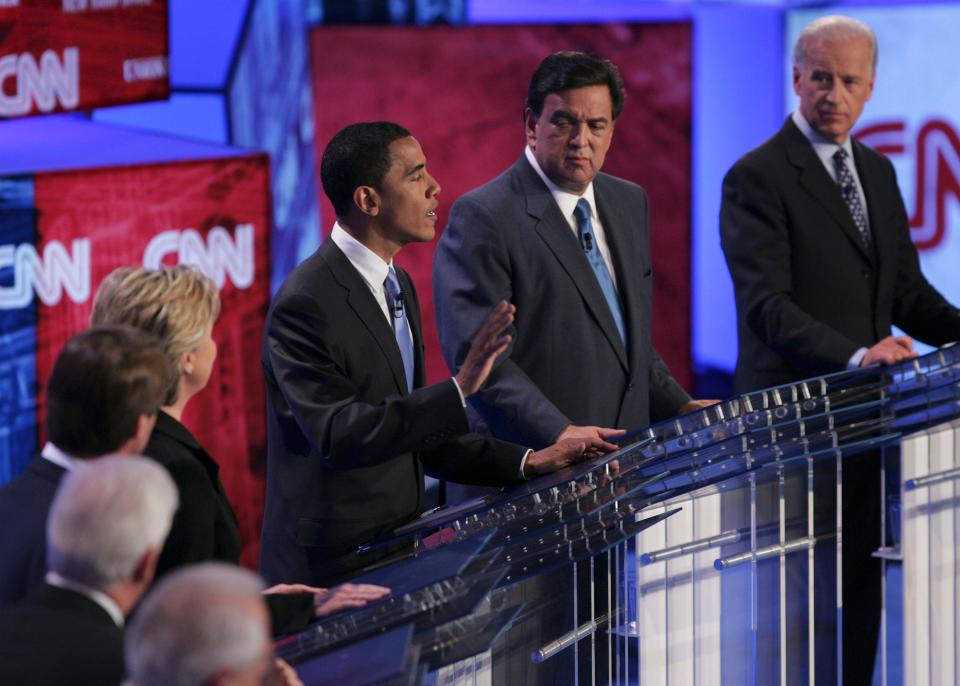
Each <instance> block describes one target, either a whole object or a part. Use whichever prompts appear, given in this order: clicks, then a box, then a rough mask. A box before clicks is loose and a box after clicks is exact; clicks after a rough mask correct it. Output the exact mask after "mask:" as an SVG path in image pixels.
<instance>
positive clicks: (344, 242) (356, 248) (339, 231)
mask: <svg viewBox="0 0 960 686" xmlns="http://www.w3.org/2000/svg"><path fill="white" fill-rule="evenodd" d="M330 239H331V240H332V241H333V242H334V243H336V244H337V247H338V248H340V250H342V251H343V254H344V255H346V256H347V259H348V260H350V264H352V265H353V266H354V268H356V270H357V271H358V272H360V276H361V277H362V278H363V280H364V281H365V282H366V284H367V286H368V287H370V289H371V290H373V291H374V292H377V293H379V292H380V291H382V290H383V282H384V281H386V279H387V273H388V272H389V271H390V268H391V267H393V261H392V260H391V261H390V262H389V263H387V262H384V261H383V259H381V257H380V256H379V255H377V254H376V253H375V252H373V251H372V250H371V249H370V248H368V247H367V246H365V245H364V244H363V243H361V242H360V241H358V240H357V239H356V238H354V237H353V236H351V235H350V234H349V233H347V231H346V229H344V228H343V227H342V226H340V222H335V223H334V225H333V231H332V232H331V233H330Z"/></svg>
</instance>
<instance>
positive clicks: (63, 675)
mask: <svg viewBox="0 0 960 686" xmlns="http://www.w3.org/2000/svg"><path fill="white" fill-rule="evenodd" d="M123 675H124V666H123V631H122V629H121V628H120V627H118V626H117V625H116V624H114V622H113V619H112V618H111V617H110V615H109V614H107V612H106V610H104V609H103V608H102V607H100V606H99V605H97V604H96V603H95V602H93V601H92V600H90V599H89V598H87V597H86V596H83V595H81V594H79V593H76V592H74V591H70V590H67V589H62V588H57V587H54V586H50V585H48V584H41V585H40V586H39V587H38V588H37V589H36V590H34V591H33V592H32V593H31V594H30V595H29V596H28V597H27V598H26V599H25V600H22V601H20V602H19V603H16V604H14V605H11V606H9V607H5V608H3V609H0V684H22V685H23V686H116V685H117V684H119V683H120V682H121V681H122V680H123Z"/></svg>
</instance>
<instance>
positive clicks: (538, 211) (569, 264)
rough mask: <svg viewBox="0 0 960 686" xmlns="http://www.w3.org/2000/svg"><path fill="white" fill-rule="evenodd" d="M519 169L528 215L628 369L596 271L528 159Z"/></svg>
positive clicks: (520, 164)
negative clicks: (594, 271)
mask: <svg viewBox="0 0 960 686" xmlns="http://www.w3.org/2000/svg"><path fill="white" fill-rule="evenodd" d="M518 171H519V173H520V176H521V180H522V183H523V186H524V195H525V196H526V202H527V214H529V215H530V217H532V218H533V219H534V220H535V227H536V231H537V233H538V234H539V236H540V238H541V239H542V240H543V242H544V243H545V244H546V245H547V248H548V249H549V250H550V251H551V252H552V253H553V255H554V257H556V259H557V261H558V262H559V263H560V266H561V267H563V269H564V271H566V273H567V275H568V276H569V277H570V279H571V280H572V281H573V284H574V285H575V286H576V288H577V290H578V291H579V292H580V297H582V298H583V301H584V302H585V303H586V305H587V309H589V310H590V312H591V314H592V315H593V317H594V319H596V321H597V324H598V325H599V326H600V330H601V331H603V334H604V336H606V338H607V340H608V341H609V342H610V345H611V347H612V348H613V349H614V351H615V353H616V355H617V359H618V360H619V361H620V364H621V365H622V366H623V368H624V369H625V370H626V369H628V365H627V355H626V351H625V350H624V348H623V343H622V342H621V340H620V332H619V331H617V325H616V323H615V322H614V321H613V315H612V314H610V307H609V306H608V305H607V300H606V298H604V296H603V291H602V290H601V289H600V284H599V282H598V281H597V276H596V274H594V273H593V269H592V268H591V267H590V263H589V262H588V261H587V258H586V257H585V256H584V254H583V249H582V248H581V247H580V242H579V241H578V240H577V238H576V237H575V236H574V235H573V231H571V230H570V225H569V224H568V223H567V220H566V219H564V217H563V215H562V214H561V213H560V208H559V207H558V206H557V203H556V202H555V201H554V199H553V196H552V195H551V194H550V190H549V189H548V188H547V187H546V186H545V185H544V183H543V181H542V180H541V179H540V177H539V176H537V172H536V171H535V170H534V169H533V167H531V166H530V163H529V162H527V160H526V159H525V158H524V159H521V160H520V162H518ZM598 202H599V200H598ZM604 229H606V222H604Z"/></svg>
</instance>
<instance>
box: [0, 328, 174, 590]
mask: <svg viewBox="0 0 960 686" xmlns="http://www.w3.org/2000/svg"><path fill="white" fill-rule="evenodd" d="M171 373H172V372H171V370H170V368H169V365H168V363H167V358H166V357H165V356H164V352H163V348H162V347H161V345H160V342H159V341H158V340H156V339H155V338H154V337H153V336H150V335H148V334H145V333H142V332H140V331H137V330H136V329H133V328H130V327H126V326H109V327H101V328H96V329H90V330H87V331H84V332H82V333H79V334H77V335H76V336H74V337H73V338H72V339H70V340H69V341H68V342H67V344H66V345H64V346H63V349H62V350H61V351H60V354H59V355H58V356H57V359H56V362H54V365H53V370H52V371H51V373H50V380H49V381H48V382H47V395H46V407H47V417H46V425H47V439H48V441H47V444H46V445H44V447H43V449H42V450H41V452H40V455H38V456H37V457H36V458H34V460H33V461H32V462H31V463H30V464H29V465H28V466H27V469H26V471H24V472H23V473H22V474H20V475H19V476H17V477H16V478H14V479H13V480H12V481H10V482H8V483H6V484H4V485H3V486H2V487H0V521H4V522H7V523H8V524H9V523H12V522H16V526H12V525H8V526H7V528H6V530H5V531H4V534H3V536H0V560H2V564H0V606H2V605H5V604H8V603H11V602H13V601H15V600H19V599H21V598H23V597H25V596H26V595H27V592H28V591H29V590H30V589H31V588H32V587H34V586H36V585H37V584H39V583H40V582H41V581H42V580H43V575H44V573H45V571H46V560H45V547H44V545H45V543H44V542H45V540H46V535H45V528H46V522H47V514H48V512H49V511H50V503H51V501H52V500H53V496H54V493H56V490H57V485H58V484H59V483H60V480H61V479H62V478H63V475H64V474H65V473H66V472H68V471H72V470H73V469H75V468H76V467H77V465H79V464H82V463H84V462H86V461H88V460H91V459H93V458H96V457H100V456H102V455H107V454H110V453H128V454H139V453H141V452H142V451H143V448H144V446H145V445H146V444H147V441H148V440H149V438H150V432H151V431H152V430H153V424H154V422H155V421H156V416H157V410H158V409H159V407H160V404H161V403H162V402H163V397H164V393H165V391H166V388H167V386H168V384H169V378H170V374H171Z"/></svg>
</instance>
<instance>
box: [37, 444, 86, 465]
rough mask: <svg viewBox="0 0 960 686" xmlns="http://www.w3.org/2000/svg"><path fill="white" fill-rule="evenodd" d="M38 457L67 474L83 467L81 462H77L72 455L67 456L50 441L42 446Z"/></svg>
mask: <svg viewBox="0 0 960 686" xmlns="http://www.w3.org/2000/svg"><path fill="white" fill-rule="evenodd" d="M40 457H42V458H44V459H45V460H49V461H50V462H53V464H55V465H59V466H60V467H63V468H64V469H66V470H67V471H68V472H72V471H73V470H74V469H76V468H77V467H83V466H85V465H84V462H83V460H78V459H77V458H75V457H73V456H72V455H67V454H66V453H65V452H63V451H62V450H60V448H58V447H57V446H55V445H54V444H53V443H51V442H50V441H47V442H46V443H45V444H44V446H43V450H41V451H40Z"/></svg>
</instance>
